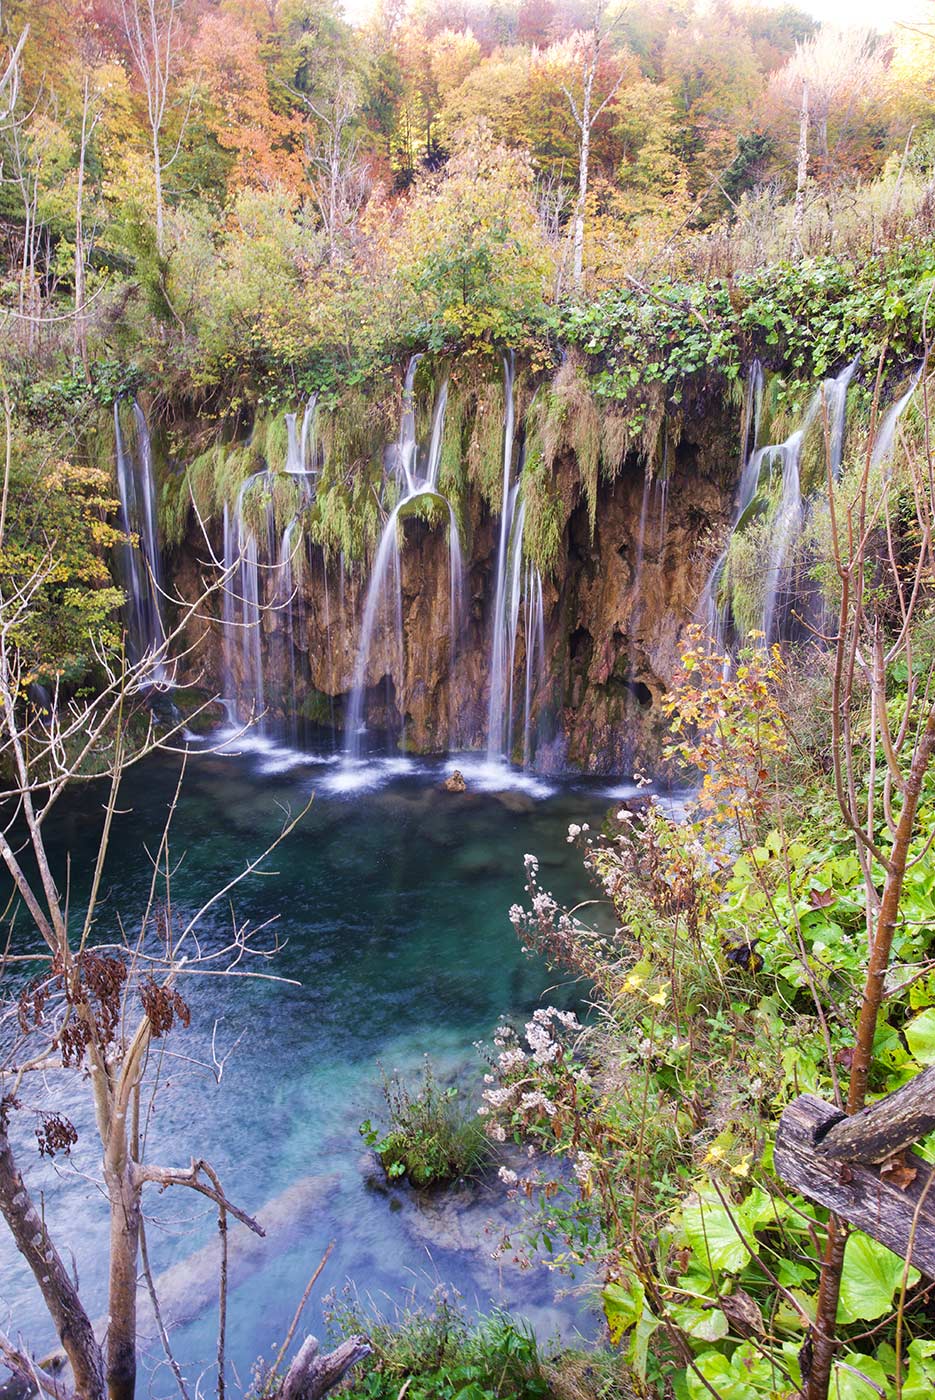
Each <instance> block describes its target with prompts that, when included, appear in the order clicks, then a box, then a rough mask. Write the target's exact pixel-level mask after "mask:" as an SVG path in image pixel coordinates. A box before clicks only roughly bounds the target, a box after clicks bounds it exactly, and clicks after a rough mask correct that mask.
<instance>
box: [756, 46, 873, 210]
mask: <svg viewBox="0 0 935 1400" xmlns="http://www.w3.org/2000/svg"><path fill="white" fill-rule="evenodd" d="M885 71H886V62H885V57H884V54H883V51H882V49H881V46H880V42H879V39H878V37H877V35H875V34H873V33H871V32H870V31H869V30H865V29H834V28H833V27H831V26H828V25H822V27H821V29H819V30H818V31H817V33H816V34H814V35H813V36H812V37H811V38H809V39H804V40H801V41H800V42H799V43H798V44H797V45H796V50H795V53H794V54H793V55H792V57H791V58H790V59H789V61H788V63H787V64H786V65H785V66H784V67H783V68H781V69H780V70H779V71H778V72H777V73H776V74H775V75H774V77H773V79H772V81H771V84H770V88H771V92H772V95H773V97H774V98H775V99H776V100H777V101H778V102H780V103H781V104H783V105H784V106H786V107H788V108H791V109H792V110H793V111H794V112H795V113H796V117H797V123H798V142H797V147H796V192H795V209H794V215H793V225H794V228H795V231H796V234H798V233H799V231H800V230H801V227H802V222H803V218H804V213H805V197H806V183H807V179H808V169H809V135H810V133H812V132H814V135H815V140H816V145H817V153H816V154H817V157H818V161H819V162H820V169H821V172H822V174H823V176H824V177H825V179H827V178H828V177H829V176H830V174H831V171H832V166H833V158H834V152H833V149H832V147H831V143H830V140H829V129H830V127H831V125H832V123H834V122H837V123H838V124H839V131H838V137H837V142H836V144H838V143H839V142H840V140H841V139H842V137H843V136H844V135H845V134H846V133H847V131H848V130H849V128H850V127H851V126H852V125H853V124H854V122H855V121H856V120H858V118H859V117H860V116H861V115H862V114H863V113H865V112H866V111H867V109H868V108H869V106H870V105H871V104H872V103H873V102H874V101H875V100H876V98H877V96H878V94H879V92H880V91H881V90H882V87H883V79H884V75H885Z"/></svg>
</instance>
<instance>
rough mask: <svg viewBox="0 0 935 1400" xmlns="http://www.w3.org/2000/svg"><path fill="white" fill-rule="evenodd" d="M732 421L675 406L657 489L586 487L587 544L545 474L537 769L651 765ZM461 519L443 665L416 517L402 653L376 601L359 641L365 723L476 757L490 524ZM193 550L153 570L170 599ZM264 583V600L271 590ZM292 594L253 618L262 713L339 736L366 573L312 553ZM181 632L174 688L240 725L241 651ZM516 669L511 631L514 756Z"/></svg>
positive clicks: (244, 704)
mask: <svg viewBox="0 0 935 1400" xmlns="http://www.w3.org/2000/svg"><path fill="white" fill-rule="evenodd" d="M734 417H736V415H732V414H730V413H729V412H728V411H727V410H725V409H723V408H720V409H719V410H718V411H712V410H711V409H710V408H709V409H708V411H707V412H706V413H705V415H704V416H703V417H700V418H699V419H698V421H697V422H696V421H693V419H692V417H691V414H690V413H689V412H688V411H687V410H686V413H685V423H684V427H683V430H682V435H681V440H680V442H679V445H678V447H677V448H675V449H674V450H670V452H669V462H668V471H667V475H666V479H665V481H663V480H662V479H660V478H658V477H657V478H656V479H655V480H650V481H647V479H646V477H645V475H644V472H643V467H642V464H641V463H640V462H639V461H638V460H637V459H636V458H635V457H634V458H628V459H627V461H626V462H625V463H624V466H623V468H622V470H621V472H620V474H619V475H618V477H617V479H616V480H615V481H614V482H613V483H612V484H608V483H605V484H603V485H602V487H601V491H600V497H599V501H598V509H597V513H596V525H595V530H594V535H593V538H592V536H591V531H590V527H589V522H588V514H587V509H586V505H585V502H584V500H583V498H582V497H581V494H580V488H579V486H578V473H577V466H576V464H575V462H574V460H573V459H565V460H563V461H562V462H561V463H560V464H559V468H558V474H559V479H560V484H561V486H562V493H563V497H564V498H565V499H566V502H567V503H568V504H567V520H566V524H565V529H564V536H563V547H562V551H561V556H560V559H559V563H558V567H557V570H556V575H555V577H553V578H551V579H547V580H545V581H544V587H543V602H544V615H545V651H546V664H545V665H544V667H543V669H542V676H541V678H537V679H536V683H535V685H534V686H533V688H532V694H531V710H532V715H533V731H534V739H535V743H534V764H535V766H536V767H539V768H541V769H544V770H546V771H556V770H559V769H562V768H566V767H570V768H577V769H583V770H586V771H590V772H594V773H618V772H621V771H622V772H627V771H630V770H632V768H633V767H634V766H635V765H641V764H646V765H653V764H654V763H655V762H656V761H657V759H658V756H659V751H660V744H661V738H662V733H663V730H664V716H663V714H662V708H661V701H662V697H663V695H664V693H665V691H666V688H667V685H668V682H669V679H670V677H671V675H672V674H673V671H674V669H675V666H676V662H677V658H678V643H679V639H680V638H681V636H682V635H683V634H684V631H685V629H686V627H687V626H688V625H689V624H690V623H691V622H692V621H693V620H694V619H695V618H696V616H697V611H698V604H699V599H700V597H701V595H702V592H703V590H704V585H705V580H706V578H707V575H708V572H709V570H710V567H711V563H712V560H713V559H714V557H715V556H716V554H717V550H718V543H719V540H720V539H721V537H722V535H723V532H724V530H725V529H726V527H727V525H728V522H729V518H730V511H731V499H732V493H733V485H734V480H735V478H736V473H737V459H738V447H737V444H736V442H735V441H734V436H735V435H736V431H737V429H736V424H735V423H734V422H733V418H734ZM471 515H472V519H471V521H470V528H469V530H468V532H467V535H468V538H467V540H466V542H465V564H466V577H465V599H464V607H463V614H464V616H463V622H462V626H461V631H460V636H459V637H458V639H457V646H456V648H455V651H454V655H453V654H452V646H451V635H450V593H449V570H448V542H447V531H446V530H443V529H435V530H433V529H430V528H429V527H428V526H427V525H426V524H425V523H424V522H422V521H420V520H417V519H410V520H408V521H406V523H405V525H404V529H405V546H404V549H403V552H402V567H401V580H400V583H401V619H402V645H400V639H399V635H398V632H397V628H396V619H395V617H394V616H393V615H392V614H394V613H395V610H396V605H395V595H394V590H393V589H392V588H391V589H389V590H388V593H389V601H388V602H387V603H386V605H385V607H384V609H383V613H382V615H381V616H380V617H378V622H377V626H376V628H375V631H374V638H373V645H372V647H371V651H370V655H369V657H368V660H367V665H366V696H365V703H364V714H365V717H366V722H367V725H368V728H371V729H374V730H383V731H385V732H386V733H387V734H388V735H389V736H390V739H391V741H393V742H396V743H398V744H401V745H403V746H404V747H405V748H407V749H408V750H410V751H417V752H444V751H446V750H451V749H458V748H478V747H483V746H484V745H485V744H486V728H487V703H488V693H489V692H488V685H489V678H488V667H489V657H490V638H491V627H492V613H493V610H494V594H495V589H496V551H497V538H498V521H497V520H496V519H494V518H491V516H490V514H489V512H488V511H487V509H486V507H485V506H484V504H483V502H482V501H481V500H480V499H479V498H475V499H474V500H473V502H472V507H471ZM203 552H204V551H203V545H202V548H201V550H199V549H198V548H197V547H196V544H195V542H194V541H192V542H191V547H190V548H188V549H183V550H180V551H179V552H178V555H177V557H176V558H175V559H174V560H172V561H170V565H171V566H174V567H173V577H174V582H175V586H176V587H177V588H178V589H179V591H180V593H181V594H182V595H183V596H185V597H189V598H191V597H193V596H195V590H196V588H197V580H198V577H199V572H200V567H199V565H198V564H197V563H196V560H197V559H198V558H199V557H200V556H201V555H203ZM265 586H266V588H267V590H268V591H269V592H270V594H272V592H273V591H274V584H272V583H271V582H270V581H267V583H266V585H265ZM296 586H297V597H296V599H295V600H294V601H293V604H292V607H291V611H290V614H289V615H287V614H286V610H285V609H284V608H282V607H279V608H276V607H270V608H267V609H266V610H264V612H263V615H262V619H261V623H260V630H261V636H262V647H261V651H262V657H263V680H264V697H263V698H264V703H265V706H266V709H267V711H268V713H269V714H270V715H271V716H274V717H276V718H280V719H290V718H291V717H292V716H293V715H294V714H298V715H299V716H300V717H301V718H303V719H305V720H308V721H311V722H314V723H316V724H319V725H325V726H331V727H333V728H334V729H335V730H336V731H337V732H340V730H341V728H342V724H343V719H344V714H345V711H346V707H347V701H348V696H349V693H350V691H351V688H352V686H353V682H354V672H355V664H356V659H357V643H358V638H359V636H360V624H361V617H362V614H363V608H364V600H365V596H366V590H367V573H366V569H365V567H364V566H362V565H360V564H357V565H354V566H347V567H344V568H341V567H339V566H338V564H337V563H335V562H332V563H331V564H330V565H328V566H326V564H325V561H324V559H323V558H322V555H321V551H320V550H319V549H318V548H317V547H313V548H312V549H311V550H310V552H309V557H308V562H307V565H306V567H305V569H304V576H303V577H302V579H301V580H300V581H298V582H297V585H296ZM217 611H218V608H217V606H216V605H215V613H217ZM241 630H242V629H241ZM192 633H193V636H194V635H195V634H200V643H199V645H198V647H197V648H196V649H195V651H194V652H193V655H192V657H191V659H190V660H189V661H188V663H187V664H186V666H185V667H184V668H183V675H182V677H181V678H182V679H183V680H186V681H187V680H193V681H196V680H198V679H199V677H200V678H201V680H202V683H206V684H210V685H211V686H212V687H216V688H217V689H218V690H219V691H220V692H222V693H230V692H231V691H234V692H236V693H238V695H239V699H240V709H241V713H248V712H249V709H250V703H251V696H250V694H249V691H250V688H251V678H250V675H249V666H248V665H247V662H246V660H245V655H244V649H243V647H242V645H241V640H240V638H239V637H238V636H235V637H234V640H233V644H232V645H230V644H229V645H227V646H225V644H224V642H223V638H222V634H223V629H222V627H221V626H220V624H219V623H218V622H217V621H216V620H215V621H213V622H212V621H203V622H194V623H193V624H192ZM525 659H526V656H525V643H524V638H523V629H522V625H521V626H520V628H519V632H518V635H517V641H516V648H515V656H514V686H513V691H514V707H513V708H514V714H515V715H518V724H517V725H515V726H514V730H513V734H514V757H517V758H521V757H522V753H521V742H522V735H521V731H522V708H523V702H524V686H525ZM517 730H519V733H517Z"/></svg>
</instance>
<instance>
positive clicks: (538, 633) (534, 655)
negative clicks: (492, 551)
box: [523, 563, 545, 768]
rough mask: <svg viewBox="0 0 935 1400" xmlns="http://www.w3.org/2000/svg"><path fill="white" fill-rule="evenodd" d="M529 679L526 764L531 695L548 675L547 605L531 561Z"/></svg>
mask: <svg viewBox="0 0 935 1400" xmlns="http://www.w3.org/2000/svg"><path fill="white" fill-rule="evenodd" d="M524 595H525V607H526V611H525V617H524V619H523V621H524V626H525V629H526V679H525V688H524V695H523V767H524V768H526V767H528V766H529V763H530V762H531V760H532V756H533V755H532V733H531V723H532V699H533V690H534V684H535V682H536V681H538V682H539V683H540V684H541V682H542V681H544V679H545V609H544V607H543V603H542V575H541V574H540V573H539V570H538V569H537V568H535V567H534V566H533V565H532V564H531V563H530V564H527V565H526V580H525V588H524Z"/></svg>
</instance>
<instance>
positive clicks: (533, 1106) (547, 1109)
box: [519, 1089, 555, 1118]
mask: <svg viewBox="0 0 935 1400" xmlns="http://www.w3.org/2000/svg"><path fill="white" fill-rule="evenodd" d="M519 1106H520V1108H521V1109H522V1110H523V1112H524V1113H533V1112H535V1111H537V1110H539V1109H541V1110H542V1112H543V1113H544V1114H546V1116H547V1117H549V1118H551V1117H552V1116H553V1114H554V1113H555V1105H554V1103H553V1102H552V1100H551V1099H547V1098H546V1096H545V1094H543V1093H542V1092H541V1090H539V1089H534V1090H533V1091H532V1093H529V1094H524V1095H523V1096H522V1098H521V1099H520V1101H519Z"/></svg>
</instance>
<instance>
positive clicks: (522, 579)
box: [487, 351, 545, 764]
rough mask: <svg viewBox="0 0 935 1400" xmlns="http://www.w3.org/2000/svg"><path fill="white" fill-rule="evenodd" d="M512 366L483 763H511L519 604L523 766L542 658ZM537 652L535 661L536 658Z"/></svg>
mask: <svg viewBox="0 0 935 1400" xmlns="http://www.w3.org/2000/svg"><path fill="white" fill-rule="evenodd" d="M515 369H516V367H515V363H514V358H513V353H512V351H511V352H510V353H509V354H508V355H505V356H504V359H503V395H504V405H505V407H504V420H503V494H502V501H503V505H502V509H501V513H500V532H499V544H498V546H497V574H496V591H495V593H494V607H493V615H492V618H491V628H490V661H489V668H488V674H489V685H490V691H489V696H488V703H487V760H488V762H491V763H497V762H502V761H504V760H506V761H509V760H510V758H511V757H512V754H513V749H514V735H513V725H514V694H513V691H514V682H515V676H516V655H517V642H518V635H519V619H520V610H521V605H522V609H523V625H524V637H525V648H526V656H525V679H524V687H523V692H524V699H523V744H522V754H523V763H524V764H527V763H529V761H530V759H531V757H532V734H531V723H532V701H533V694H534V690H535V682H536V679H537V678H538V679H541V676H539V675H538V673H537V672H536V669H535V668H536V667H537V666H539V667H541V666H542V664H543V662H544V657H545V640H544V620H543V611H542V579H541V577H540V575H539V572H538V570H537V569H535V568H533V567H532V566H526V567H524V560H523V531H524V527H525V523H526V506H525V502H524V501H523V499H522V475H523V465H524V447H522V446H521V448H520V453H519V466H518V471H517V477H516V481H515V482H514V481H513V456H514V450H515V445H516V444H515V437H516V403H515V395H514V384H515ZM537 648H538V659H537Z"/></svg>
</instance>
